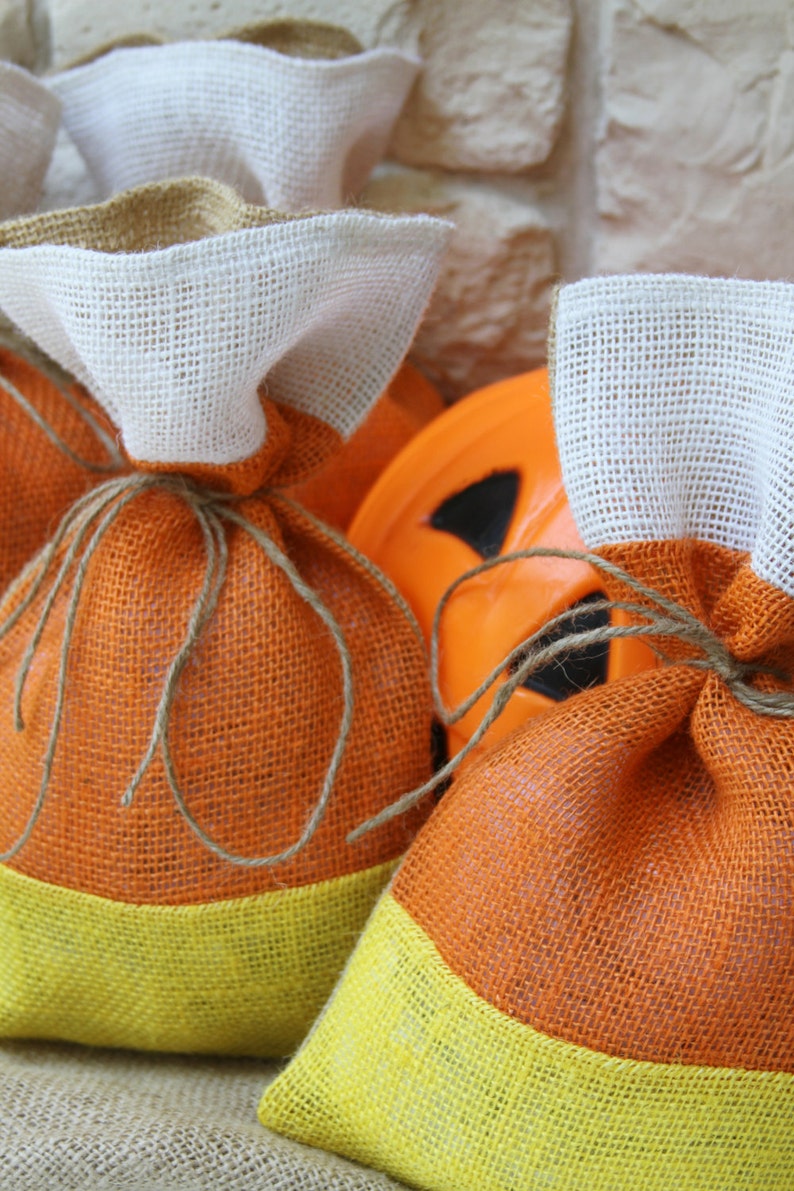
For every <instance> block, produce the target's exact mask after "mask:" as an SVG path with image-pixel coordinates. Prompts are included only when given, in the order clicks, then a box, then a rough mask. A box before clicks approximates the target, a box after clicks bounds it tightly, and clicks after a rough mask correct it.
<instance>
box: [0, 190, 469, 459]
mask: <svg viewBox="0 0 794 1191" xmlns="http://www.w3.org/2000/svg"><path fill="white" fill-rule="evenodd" d="M449 231H450V225H449V224H447V223H444V222H443V221H441V220H436V219H432V218H430V217H427V216H403V217H389V216H382V215H373V214H367V213H364V212H360V211H337V212H332V213H330V214H326V215H317V216H307V217H303V218H301V217H293V218H291V219H289V220H286V221H284V222H276V223H270V224H267V225H265V226H263V227H256V228H248V229H244V230H240V231H232V232H228V233H225V234H221V235H216V236H210V237H207V238H206V239H201V240H196V241H194V242H192V243H187V244H176V245H173V246H171V247H167V248H162V249H153V250H152V251H149V252H130V253H124V252H119V253H108V252H98V251H93V250H90V249H86V248H76V247H72V246H70V245H57V244H46V243H45V244H36V245H33V246H30V247H20V248H3V249H0V308H2V310H3V311H4V312H5V314H6V315H8V316H9V317H10V318H11V320H12V321H13V322H14V323H15V324H16V325H17V326H18V327H19V328H20V329H21V330H22V331H23V332H24V333H25V334H26V335H27V336H29V337H30V338H31V339H32V340H33V341H34V342H35V343H37V344H38V346H39V347H41V348H42V349H43V350H44V351H45V352H46V353H47V354H48V355H49V356H51V357H52V358H53V359H55V360H56V361H57V362H58V363H59V364H60V365H61V366H62V367H64V368H66V369H67V370H68V371H69V372H70V373H72V374H73V375H74V376H76V377H77V378H78V379H79V380H80V381H81V382H82V383H83V384H84V385H85V386H86V387H87V388H88V389H89V391H90V392H91V393H92V394H93V395H94V397H95V398H96V399H97V400H98V401H99V402H101V404H102V405H103V406H104V408H105V409H106V410H107V412H108V413H109V415H110V417H111V418H112V419H113V422H114V423H115V425H117V426H118V427H119V428H120V429H121V434H122V438H123V441H124V445H125V447H126V449H127V451H128V452H129V454H130V455H131V456H133V457H134V458H135V459H139V460H142V461H146V462H150V463H188V462H193V463H211V464H226V463H233V462H237V461H240V460H242V459H245V458H248V457H249V456H250V455H252V454H253V453H254V452H255V451H256V450H257V449H258V448H259V447H260V446H261V444H262V442H263V441H264V437H265V433H266V425H265V419H264V414H263V411H262V407H261V403H260V401H259V397H258V392H257V391H258V388H259V386H260V384H261V383H262V382H263V380H264V381H265V383H266V386H267V391H268V393H269V395H270V396H271V397H273V398H274V399H275V400H278V401H281V402H283V403H285V404H288V405H291V406H293V407H295V408H296V409H299V410H301V411H302V412H304V413H308V414H311V415H313V416H314V417H317V418H320V419H322V420H323V421H325V422H327V423H328V424H329V425H330V426H332V427H333V428H334V429H335V430H336V431H337V432H338V433H339V434H340V435H341V436H342V438H347V437H349V436H350V435H351V434H352V433H353V431H354V430H355V429H356V428H357V427H358V425H359V424H360V423H361V422H362V421H363V419H364V418H365V417H366V415H367V413H368V412H369V410H370V408H371V407H372V405H373V404H374V403H375V401H376V400H377V398H378V397H379V396H380V394H381V393H382V392H383V390H384V389H385V387H386V385H387V384H388V382H389V380H390V379H391V377H392V375H393V373H394V372H395V370H396V369H397V367H398V366H399V364H400V362H401V360H402V358H403V356H404V355H405V353H406V351H407V350H408V347H409V345H410V343H411V340H412V338H413V336H414V334H415V331H416V328H417V325H418V323H419V320H420V318H421V316H422V313H423V311H424V308H425V305H426V303H427V301H428V298H429V296H430V293H431V291H432V288H433V285H434V282H435V279H436V275H437V272H438V268H439V264H440V259H441V255H442V253H443V251H444V248H445V245H446V242H447V238H448V234H449Z"/></svg>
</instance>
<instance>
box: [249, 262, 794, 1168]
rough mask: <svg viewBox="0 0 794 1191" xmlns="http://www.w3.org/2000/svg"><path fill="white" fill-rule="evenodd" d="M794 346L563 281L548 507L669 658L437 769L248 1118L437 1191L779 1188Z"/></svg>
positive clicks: (755, 305)
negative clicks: (320, 1007)
mask: <svg viewBox="0 0 794 1191" xmlns="http://www.w3.org/2000/svg"><path fill="white" fill-rule="evenodd" d="M793 330H794V287H791V286H787V285H782V284H781V285H773V284H768V285H767V284H761V283H747V282H728V281H721V280H717V281H712V280H710V279H704V278H685V277H683V278H678V277H651V278H645V277H629V278H600V279H595V280H591V281H586V282H582V283H579V284H577V285H574V286H571V287H568V288H567V289H563V290H562V292H561V295H560V300H559V305H558V312H557V323H556V337H555V349H556V358H555V371H554V401H555V421H556V427H557V437H558V442H559V447H560V457H561V462H562V468H563V476H564V479H565V481H566V486H567V489H568V492H569V495H570V501H571V507H572V511H573V513H574V517H575V519H576V522H577V526H578V528H579V529H580V532H581V534H582V537H583V540H584V541H585V543H586V544H587V545H588V546H590V547H597V549H598V553H599V555H600V556H601V557H602V558H603V559H604V560H605V561H606V562H608V563H614V564H617V565H618V566H619V567H621V568H623V570H624V571H625V572H626V573H627V574H628V576H629V577H630V578H631V580H632V582H641V583H643V584H645V585H647V587H648V588H650V589H654V590H655V592H656V593H657V596H652V595H651V593H650V592H645V593H642V592H640V593H639V594H638V592H637V590H636V588H634V587H632V586H631V585H630V583H629V582H628V581H627V580H626V581H624V580H623V579H621V578H620V575H618V574H616V573H615V572H606V573H604V574H603V584H604V590H605V592H606V593H607V595H608V596H609V597H611V598H613V599H619V600H622V601H630V602H633V603H634V604H635V605H639V606H640V607H641V608H648V609H649V615H653V616H655V617H656V618H657V620H658V618H659V617H661V618H662V623H661V625H659V624H657V626H656V639H655V644H656V646H657V647H658V648H660V649H661V650H662V651H663V653H664V655H665V660H666V664H665V665H664V666H661V667H659V668H657V669H655V670H650V671H646V672H644V673H641V674H637V675H634V676H631V677H628V678H625V679H623V680H621V681H618V682H615V683H611V684H606V685H604V686H600V687H598V688H593V689H592V690H589V691H586V692H583V693H581V694H579V695H577V696H575V697H573V698H571V699H569V700H568V701H567V702H566V703H565V704H563V705H561V706H560V707H559V708H557V709H555V710H553V711H551V712H549V713H548V714H546V715H544V716H541V717H539V718H538V719H536V720H534V721H532V722H530V723H528V724H527V725H525V726H524V727H522V728H520V729H518V730H517V731H516V732H515V733H514V734H513V735H511V736H510V737H508V738H507V739H506V740H505V741H504V742H503V743H502V744H501V745H500V746H498V747H497V748H496V749H494V750H493V751H492V752H491V753H490V754H488V755H486V756H485V757H483V758H482V759H481V760H480V761H478V762H477V763H475V764H474V765H472V767H471V768H470V769H469V770H467V771H466V772H465V773H463V774H462V775H461V776H460V778H459V780H457V781H456V782H455V783H454V784H453V786H452V788H451V790H450V791H449V792H448V793H447V794H446V795H445V796H444V799H443V800H442V802H441V804H440V806H439V808H438V811H437V812H436V813H435V814H434V815H433V817H432V819H431V820H430V822H429V823H428V824H427V825H426V826H425V828H424V829H423V830H422V832H421V833H420V835H419V837H418V838H417V840H416V841H415V843H414V845H413V846H412V848H411V850H410V851H409V854H408V856H407V857H406V859H405V861H404V862H403V864H402V866H401V867H400V870H399V871H398V873H397V875H396V877H395V879H394V882H393V885H392V887H391V891H390V894H389V895H388V896H387V897H386V898H385V899H384V902H383V903H382V905H381V907H380V908H379V910H378V911H377V912H376V915H375V916H374V918H373V920H372V922H371V923H370V925H369V926H368V928H367V931H366V932H365V935H364V939H363V941H362V944H361V951H360V952H357V953H356V956H355V957H354V959H353V960H352V961H351V965H350V968H349V970H348V973H347V974H346V976H345V977H344V978H343V980H342V981H341V983H340V986H339V988H338V990H337V992H336V994H335V997H334V998H333V1000H332V1002H331V1004H330V1006H329V1007H328V1009H327V1010H326V1012H325V1013H324V1015H323V1017H322V1018H321V1019H320V1021H319V1022H318V1024H317V1026H316V1027H315V1030H314V1032H313V1034H312V1035H311V1037H310V1039H309V1040H308V1042H307V1043H306V1045H305V1046H304V1048H303V1049H302V1051H301V1052H300V1053H299V1055H298V1056H297V1058H296V1060H295V1061H294V1063H293V1065H292V1066H291V1067H288V1068H287V1069H286V1071H285V1072H284V1074H283V1075H282V1076H281V1077H280V1078H279V1080H277V1081H276V1083H275V1084H274V1085H273V1086H272V1087H271V1088H270V1089H269V1090H268V1091H267V1092H266V1094H265V1096H264V1098H263V1102H262V1107H261V1119H262V1120H263V1121H264V1122H265V1123H266V1124H268V1125H270V1126H271V1127H274V1128H279V1129H283V1130H284V1131H285V1132H286V1133H287V1134H289V1135H290V1136H293V1137H297V1138H300V1139H301V1140H311V1141H312V1142H313V1143H314V1144H320V1145H328V1146H335V1147H336V1148H338V1149H339V1150H340V1152H343V1153H346V1154H348V1155H355V1156H357V1157H358V1158H359V1159H362V1160H367V1161H372V1162H374V1163H376V1164H378V1165H381V1166H382V1167H383V1168H384V1169H387V1170H389V1171H390V1172H391V1173H393V1174H396V1175H397V1176H398V1177H402V1178H405V1179H406V1180H407V1181H409V1182H412V1183H416V1185H418V1186H421V1187H426V1188H432V1189H433V1191H442V1189H444V1191H446V1189H449V1188H452V1187H455V1188H456V1189H459V1188H467V1189H470V1191H483V1188H489V1189H492V1191H496V1189H497V1188H498V1189H499V1191H507V1188H511V1189H514V1188H521V1189H522V1191H523V1189H524V1188H536V1187H537V1188H540V1187H543V1186H548V1185H555V1186H560V1187H565V1188H578V1187H581V1186H598V1187H602V1186H603V1187H609V1188H613V1187H614V1188H627V1189H628V1188H635V1187H643V1188H646V1187H647V1188H653V1189H654V1191H655V1189H656V1188H659V1189H660V1191H661V1189H662V1188H666V1187H668V1186H676V1187H684V1188H692V1189H697V1191H706V1189H708V1191H717V1189H718V1188H724V1187H731V1188H737V1187H741V1188H748V1189H749V1188H751V1187H752V1188H755V1187H764V1188H776V1189H780V1191H783V1188H786V1187H789V1186H790V1185H791V1183H792V1180H794V1148H793V1147H792V1144H791V1137H792V1126H793V1125H794V1030H792V1019H793V1017H794V1015H793V1014H792V1008H793V1007H794V852H793V850H792V838H793V837H792V830H791V828H792V820H793V819H794V808H792V795H791V779H790V775H791V770H792V763H793V759H794V720H793V719H792V716H791V711H792V699H791V691H792V686H793V685H794V683H793V682H792V677H791V675H792V673H794V600H792V596H793V595H794V584H793V583H792V578H791V576H792V574H793V573H794V571H792V559H793V558H794V545H793V543H792V537H791V529H790V527H791V501H792V491H794V486H793V485H792V477H794V420H793V419H792V417H791V408H792V396H794V391H793V390H794V374H792V371H791V349H790V342H791V335H792V331H793ZM664 600H668V601H673V603H672V604H670V603H668V604H665V603H664ZM676 607H677V608H678V612H677V613H676ZM634 618H635V620H636V621H637V622H638V623H639V622H641V621H642V620H643V619H644V616H643V614H641V613H640V611H639V610H637V611H635V613H634ZM690 629H692V630H693V633H692V634H690V635H687V633H688V631H689V630H690ZM685 630H686V631H685ZM698 642H700V643H701V644H699V643H698ZM776 696H780V698H779V699H778V702H777V705H776V703H775V699H776ZM365 952H366V959H365V958H364V953H365ZM365 974H366V983H367V984H371V985H372V986H373V987H375V988H377V989H378V993H377V996H374V995H373V996H372V1003H371V1006H370V1007H368V1004H369V1000H370V996H371V994H370V993H369V992H368V991H366V988H365V985H364V984H362V976H363V975H365ZM417 989H419V990H420V991H419V992H417ZM376 1000H377V1001H378V1003H379V1004H382V1003H385V1002H387V1003H389V1004H390V1005H391V1006H392V1007H393V1009H392V1012H391V1013H390V1015H389V1020H388V1021H387V1020H386V1017H385V1015H384V1014H383V1012H382V1010H381V1009H380V1008H379V1009H377V1010H375V1009H374V1002H375V1001H376ZM354 1023H355V1024H354ZM353 1032H355V1036H356V1038H357V1039H360V1040H361V1041H360V1043H359V1042H358V1041H354V1040H353ZM359 1045H360V1046H361V1052H357V1053H359V1057H357V1058H356V1057H352V1056H353V1053H354V1048H357V1047H358V1046H359ZM365 1052H366V1053H373V1052H377V1053H378V1054H379V1055H380V1056H381V1059H380V1062H379V1064H378V1066H377V1069H376V1070H375V1071H373V1072H372V1074H369V1073H368V1068H367V1064H366V1063H365V1062H363V1061H362V1058H361V1056H363V1054H364V1053H365ZM342 1054H344V1055H345V1056H346V1059H347V1060H348V1065H347V1067H346V1068H344V1067H342V1066H341V1065H340V1064H339V1062H338V1060H339V1057H340V1056H341V1055H342ZM423 1070H426V1073H427V1074H426V1078H423V1074H422V1072H423ZM512 1072H515V1073H516V1074H515V1077H513V1076H511V1073H512ZM490 1073H493V1074H490ZM309 1087H311V1089H312V1091H311V1095H309V1093H308V1089H309ZM527 1088H529V1089H530V1094H527ZM320 1089H324V1090H323V1091H321V1090H320ZM353 1089H355V1092H354V1091H353ZM358 1106H364V1108H362V1109H359V1107H358ZM374 1106H377V1107H374ZM408 1114H410V1116H411V1119H412V1120H416V1121H417V1122H418V1124H417V1130H418V1135H413V1136H411V1138H410V1139H409V1140H406V1141H405V1142H403V1141H401V1133H402V1132H404V1129H403V1130H401V1124H403V1125H404V1123H405V1121H406V1120H407V1117H408ZM395 1122H396V1124H395ZM649 1122H652V1123H653V1127H652V1128H650V1127H649V1124H648V1123H649ZM497 1138H501V1139H502V1144H501V1146H500V1144H499V1142H498V1141H497V1140H496V1139H497ZM489 1139H491V1140H489ZM489 1147H491V1148H489ZM431 1148H432V1149H433V1151H434V1152H433V1153H432V1154H430V1150H431ZM467 1151H468V1153H469V1154H470V1155H471V1156H472V1157H471V1161H470V1162H469V1163H468V1164H467V1161H466V1157H465V1156H466V1154H467Z"/></svg>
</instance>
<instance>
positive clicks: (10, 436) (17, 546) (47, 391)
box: [0, 347, 114, 591]
mask: <svg viewBox="0 0 794 1191" xmlns="http://www.w3.org/2000/svg"><path fill="white" fill-rule="evenodd" d="M4 379H5V380H6V381H10V382H11V384H12V385H13V386H14V387H15V388H16V389H17V390H18V391H19V392H20V393H21V394H22V396H23V397H24V398H26V400H27V401H28V402H29V403H30V404H31V405H32V406H33V407H34V408H35V410H36V411H37V412H38V413H39V415H40V416H41V418H42V419H43V420H44V422H45V423H46V424H47V425H48V426H49V427H50V428H51V429H52V430H53V431H54V433H55V434H56V435H57V436H58V438H59V439H60V440H61V441H62V442H63V443H65V445H66V446H67V447H68V448H69V449H70V450H71V451H72V453H73V454H74V455H75V456H76V457H77V458H78V459H80V460H84V461H85V462H86V463H89V464H93V465H99V466H102V465H105V464H107V463H108V452H107V449H106V448H105V446H104V445H103V444H102V442H101V441H100V439H99V437H98V436H97V435H96V433H95V432H94V430H93V429H92V427H91V425H90V423H89V421H88V420H86V419H85V418H83V417H81V416H80V414H79V413H78V412H77V411H76V410H75V409H74V408H73V407H72V406H71V405H70V404H69V403H68V402H67V401H66V400H65V399H64V397H63V394H62V393H61V392H60V391H59V389H58V387H57V385H55V384H54V383H53V382H52V381H51V380H50V379H49V378H48V377H46V376H45V375H44V374H43V373H41V372H39V370H38V369H37V368H35V367H34V366H33V365H32V364H29V363H28V362H27V361H26V360H24V359H22V357H21V356H18V355H16V354H15V353H13V352H11V351H9V350H7V349H5V348H2V347H0V591H4V590H5V588H6V587H7V586H8V584H9V583H10V582H11V580H12V579H13V578H14V577H15V576H16V575H17V574H18V572H19V571H20V570H21V568H22V567H23V566H24V565H25V563H26V562H29V561H30V559H31V558H32V557H33V555H34V554H35V553H36V551H37V550H39V549H40V548H41V547H42V546H43V545H44V543H45V541H46V540H47V538H48V537H49V536H50V534H51V533H52V532H53V530H54V529H55V528H56V526H57V524H58V521H59V520H60V518H61V516H62V515H63V514H64V513H65V512H66V510H67V509H68V507H69V505H70V504H71V503H72V502H73V501H74V500H77V498H78V497H80V496H82V495H83V493H85V492H88V491H89V490H90V489H91V488H93V487H94V486H95V485H96V484H97V483H99V482H100V481H101V480H102V479H106V478H107V475H106V474H103V473H101V472H94V471H91V470H89V468H87V467H83V466H81V464H80V463H79V462H77V461H75V460H74V459H70V458H69V456H68V455H66V454H65V453H64V452H63V451H62V450H61V449H60V447H58V446H57V445H56V444H55V443H54V442H53V441H52V440H51V439H50V438H49V437H48V436H47V434H46V433H45V432H44V430H42V428H41V427H40V426H38V425H37V424H36V422H35V421H33V419H32V418H31V417H30V415H29V414H28V413H27V412H26V411H25V410H24V409H23V408H22V407H21V406H20V404H19V403H18V402H17V401H16V400H15V399H14V398H13V397H12V395H11V393H10V392H9V391H8V389H7V388H6V387H5V385H4V383H3V381H4ZM69 392H70V395H71V396H72V397H73V398H74V400H75V402H77V404H78V405H79V406H81V407H82V408H83V409H84V410H86V411H87V412H88V413H89V415H90V416H91V417H92V418H93V419H94V420H95V421H96V422H98V423H99V425H100V426H102V427H103V428H104V429H106V430H107V432H108V433H109V434H110V435H111V436H112V435H113V433H114V431H113V428H112V426H111V424H110V421H109V419H108V417H107V414H105V412H104V411H103V410H102V409H101V408H100V407H99V406H98V405H97V404H96V402H94V401H93V400H91V398H90V397H88V395H87V394H86V393H85V391H84V390H83V389H82V388H81V387H80V386H79V385H73V386H71V388H70V390H69Z"/></svg>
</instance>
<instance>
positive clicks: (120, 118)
mask: <svg viewBox="0 0 794 1191" xmlns="http://www.w3.org/2000/svg"><path fill="white" fill-rule="evenodd" d="M419 65H420V63H419V61H418V59H416V58H415V57H413V56H411V55H409V54H406V53H405V52H403V51H402V50H398V49H395V48H390V47H380V48H376V49H372V50H364V49H363V47H362V46H361V45H360V43H359V42H358V41H357V40H356V38H355V37H353V35H352V34H351V33H349V32H348V31H347V30H345V29H342V28H339V27H337V26H334V25H327V24H322V23H319V22H316V21H305V20H275V21H267V22H263V23H262V24H260V25H255V26H250V27H248V28H244V29H241V30H239V31H237V32H235V33H232V34H229V36H228V37H226V38H222V39H219V40H211V41H184V42H175V43H171V44H167V45H163V44H146V45H133V46H124V45H122V46H117V47H115V48H110V49H109V50H108V51H107V52H104V53H101V54H100V55H99V56H97V57H96V58H95V59H94V60H92V61H89V62H85V63H82V64H80V65H77V66H75V67H73V68H71V69H69V70H65V71H62V72H61V73H59V74H56V75H53V76H52V77H51V78H50V79H49V80H48V83H49V86H50V87H51V89H52V92H53V95H54V96H57V97H58V98H59V100H60V101H61V102H62V104H63V122H64V126H65V128H66V129H67V130H68V132H69V135H70V136H71V138H72V140H73V141H74V143H75V144H76V145H77V147H78V149H79V150H80V152H81V154H82V156H83V157H84V159H85V161H86V164H87V166H88V169H89V172H90V175H91V179H92V181H93V184H94V186H95V188H96V191H97V195H98V196H101V197H108V196H110V195H112V194H114V193H116V192H117V191H120V190H123V189H125V188H126V187H128V186H134V185H137V184H140V183H143V182H153V181H159V180H165V179H168V178H176V177H180V176H181V175H185V174H203V175H206V176H208V177H212V178H216V179H218V180H219V181H221V182H225V183H227V184H228V185H230V186H233V187H234V188H235V189H236V190H237V191H238V192H239V193H240V194H242V196H243V197H244V198H246V199H247V200H248V201H249V202H250V203H255V204H262V205H266V206H269V207H277V208H279V209H280V210H284V211H306V210H312V211H319V210H324V209H332V208H336V207H340V206H343V205H344V204H346V203H349V202H351V201H353V200H355V198H356V197H357V195H358V194H359V192H360V190H361V189H362V187H363V186H364V184H365V183H366V181H367V180H368V178H369V175H370V173H371V172H372V170H373V168H374V167H375V166H376V165H377V163H378V162H379V160H380V158H381V157H382V156H383V153H384V151H385V149H386V146H387V143H388V140H389V137H390V135H391V131H392V128H393V126H394V123H395V121H396V119H397V117H398V116H399V114H400V110H401V108H402V106H403V103H404V102H405V98H406V96H407V94H408V91H409V89H410V87H411V84H412V83H413V81H414V79H415V78H416V75H417V72H418V70H419ZM442 409H443V401H442V399H441V396H440V394H439V393H438V391H437V390H436V389H435V387H434V386H433V385H432V384H431V383H430V382H429V381H427V380H426V379H425V378H424V377H423V376H422V375H421V374H420V373H419V372H417V371H416V369H414V368H411V367H410V366H409V365H404V366H403V367H402V368H401V369H400V371H399V372H398V373H397V375H396V376H395V377H394V379H393V381H392V382H391V384H390V385H389V387H388V388H387V390H386V391H385V392H384V393H383V394H382V395H381V397H380V400H379V401H378V402H377V403H376V404H375V405H374V407H373V408H372V410H371V411H370V413H369V414H368V416H367V417H366V418H365V420H364V421H363V422H362V424H361V426H360V427H358V428H357V429H356V431H355V432H354V434H353V435H352V436H351V439H350V441H349V442H346V443H345V444H344V446H343V447H342V449H341V450H340V451H338V452H336V453H335V454H334V456H333V458H331V459H329V461H328V463H327V464H326V466H325V467H324V468H322V469H321V470H320V471H319V472H316V473H315V474H314V475H313V476H312V477H311V478H310V479H308V480H307V481H306V482H304V483H303V484H301V485H300V486H299V487H296V488H295V489H294V490H293V493H292V494H293V495H294V496H295V498H296V499H298V500H299V501H300V503H301V504H303V505H305V506H306V507H307V508H309V509H310V510H312V511H313V512H315V513H316V514H317V515H318V516H320V517H322V518H323V519H324V520H326V521H328V522H329V523H331V524H333V525H335V526H337V527H338V528H346V527H347V525H348V523H349V522H350V520H351V518H352V516H353V513H354V512H355V510H356V509H357V508H358V505H359V504H360V502H361V500H362V498H363V496H364V495H365V493H366V492H367V491H368V489H369V487H370V486H371V484H372V482H373V481H374V479H375V478H376V476H377V475H378V474H379V473H380V471H381V470H382V469H383V467H384V466H385V464H386V463H387V462H388V461H389V460H390V459H392V458H393V456H394V455H396V454H397V452H398V451H399V450H400V448H401V447H403V446H404V445H405V443H407V442H408V441H409V440H410V439H411V438H412V437H413V435H414V434H415V433H416V431H417V430H419V429H420V428H421V427H422V426H424V425H425V424H426V423H427V422H429V421H430V419H431V418H433V417H435V415H436V414H438V413H440V412H441V410H442Z"/></svg>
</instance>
